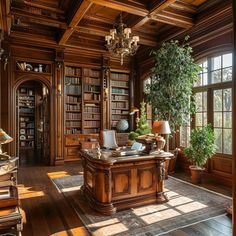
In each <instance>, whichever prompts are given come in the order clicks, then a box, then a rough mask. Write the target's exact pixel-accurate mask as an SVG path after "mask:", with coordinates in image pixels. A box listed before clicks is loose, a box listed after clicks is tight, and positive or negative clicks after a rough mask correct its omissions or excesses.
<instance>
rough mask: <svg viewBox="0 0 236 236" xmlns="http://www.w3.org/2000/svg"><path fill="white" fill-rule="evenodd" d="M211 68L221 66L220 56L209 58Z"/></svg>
mask: <svg viewBox="0 0 236 236" xmlns="http://www.w3.org/2000/svg"><path fill="white" fill-rule="evenodd" d="M211 63H212V70H217V69H220V68H221V56H218V57H213V58H212V59H211Z"/></svg>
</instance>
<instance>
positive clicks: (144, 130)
mask: <svg viewBox="0 0 236 236" xmlns="http://www.w3.org/2000/svg"><path fill="white" fill-rule="evenodd" d="M140 105H141V108H140V117H138V120H137V128H136V130H135V131H131V132H130V133H129V135H128V138H129V140H135V138H137V137H138V136H140V135H144V134H149V133H150V132H151V128H150V127H149V125H148V122H147V114H146V111H145V106H146V103H145V102H144V101H142V102H141V103H140Z"/></svg>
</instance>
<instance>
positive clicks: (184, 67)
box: [145, 38, 201, 131]
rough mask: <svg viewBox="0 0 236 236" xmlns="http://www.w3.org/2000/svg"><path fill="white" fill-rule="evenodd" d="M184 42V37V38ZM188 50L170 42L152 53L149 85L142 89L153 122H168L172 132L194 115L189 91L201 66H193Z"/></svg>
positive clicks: (192, 101)
mask: <svg viewBox="0 0 236 236" xmlns="http://www.w3.org/2000/svg"><path fill="white" fill-rule="evenodd" d="M186 40H187V38H186ZM191 53H192V48H191V47H190V46H189V45H188V44H187V43H186V44H183V45H180V44H179V42H178V41H177V40H176V41H173V40H171V41H170V42H166V43H163V44H162V47H161V48H160V49H158V50H157V51H154V52H153V53H152V54H153V55H154V59H155V66H154V67H153V68H152V77H151V84H148V85H147V86H146V91H145V93H146V98H147V101H148V102H149V103H150V104H151V105H152V107H153V111H154V112H153V114H154V115H155V116H156V117H155V119H158V120H167V121H169V124H170V127H171V130H172V131H175V129H176V127H177V126H180V125H184V124H186V123H187V121H188V120H187V117H189V114H192V113H194V112H195V99H194V96H193V92H192V88H193V84H194V82H196V81H197V78H198V74H199V72H200V70H201V67H200V66H199V65H198V64H195V63H194V60H193V58H192V56H191Z"/></svg>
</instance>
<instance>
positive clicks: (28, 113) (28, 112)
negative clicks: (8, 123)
mask: <svg viewBox="0 0 236 236" xmlns="http://www.w3.org/2000/svg"><path fill="white" fill-rule="evenodd" d="M18 110H19V133H18V135H19V150H20V151H21V150H24V149H34V148H35V89H34V88H29V87H23V86H22V87H20V88H19V90H18Z"/></svg>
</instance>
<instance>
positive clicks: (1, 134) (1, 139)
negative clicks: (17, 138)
mask: <svg viewBox="0 0 236 236" xmlns="http://www.w3.org/2000/svg"><path fill="white" fill-rule="evenodd" d="M12 141H13V138H12V137H11V136H9V135H8V134H7V133H6V132H5V131H4V130H3V129H1V128H0V144H4V143H10V142H12Z"/></svg>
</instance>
